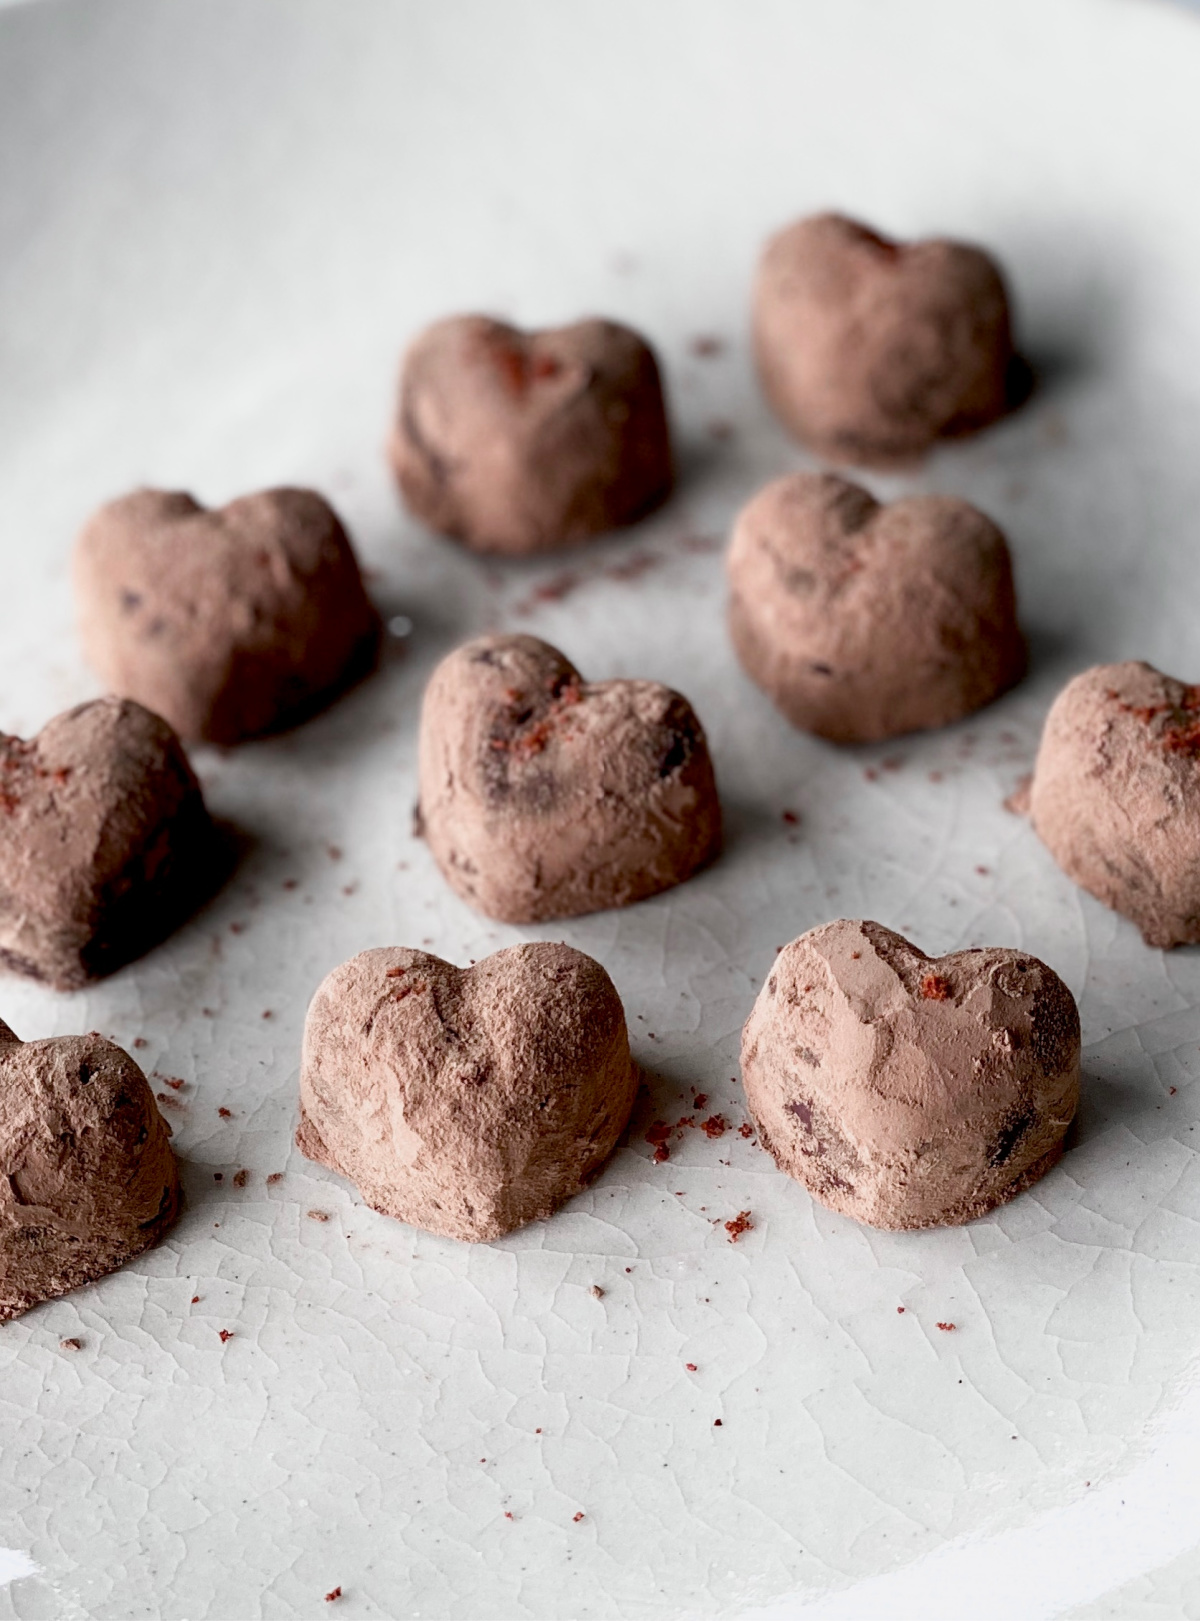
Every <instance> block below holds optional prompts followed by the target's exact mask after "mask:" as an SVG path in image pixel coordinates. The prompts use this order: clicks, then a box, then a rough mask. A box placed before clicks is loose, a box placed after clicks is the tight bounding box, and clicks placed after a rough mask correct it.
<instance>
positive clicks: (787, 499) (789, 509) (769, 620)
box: [726, 473, 1027, 743]
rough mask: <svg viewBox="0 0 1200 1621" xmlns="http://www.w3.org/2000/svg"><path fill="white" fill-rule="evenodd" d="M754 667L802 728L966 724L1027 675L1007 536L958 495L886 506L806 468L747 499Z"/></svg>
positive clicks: (735, 570) (733, 552) (746, 588)
mask: <svg viewBox="0 0 1200 1621" xmlns="http://www.w3.org/2000/svg"><path fill="white" fill-rule="evenodd" d="M726 568H727V576H728V582H729V629H730V635H731V637H732V640H733V645H734V649H735V651H736V652H737V656H738V659H739V660H740V662H741V665H742V668H743V669H744V670H745V671H746V674H747V675H748V676H749V677H750V679H751V680H752V681H754V682H755V683H756V685H757V686H759V687H761V688H762V690H763V691H764V692H765V693H766V694H767V695H768V697H770V698H771V699H772V701H773V702H774V703H775V704H776V706H777V707H778V708H779V709H780V710H781V711H782V712H783V714H784V715H786V716H787V718H788V720H790V721H791V723H792V724H793V726H798V727H801V728H802V729H803V730H805V731H809V732H815V733H817V734H818V735H819V736H821V737H826V738H829V739H831V740H832V741H834V742H837V743H864V742H874V741H878V740H880V739H883V738H888V737H896V736H899V735H900V734H902V733H905V732H914V731H924V730H927V729H930V728H933V727H938V726H946V725H949V724H950V723H951V722H952V721H956V720H961V719H962V718H963V716H965V715H970V714H972V713H973V712H974V711H975V710H977V709H979V708H981V707H982V706H983V705H985V704H988V703H991V702H992V701H993V699H995V698H997V697H999V696H1000V694H1001V693H1003V692H1005V691H1007V689H1008V688H1009V687H1011V686H1013V685H1014V684H1015V683H1016V682H1017V681H1019V680H1020V679H1021V677H1022V676H1023V675H1024V673H1025V668H1026V660H1027V652H1026V644H1025V638H1024V636H1023V635H1022V633H1021V629H1020V626H1019V624H1018V622H1017V604H1016V593H1015V590H1014V586H1013V575H1012V562H1011V559H1010V557H1009V551H1008V545H1007V543H1006V541H1005V539H1004V536H1003V534H1002V533H1001V532H1000V530H999V529H998V528H997V527H996V525H995V524H994V523H993V522H992V521H991V519H990V518H987V517H985V516H984V514H983V513H982V512H979V511H977V510H976V508H974V507H972V506H970V505H968V503H967V502H966V501H960V500H957V499H956V498H954V497H952V496H944V495H916V496H906V497H904V498H903V499H901V500H898V501H892V502H890V503H889V504H887V505H886V506H884V505H881V504H880V503H879V502H878V501H876V500H875V499H874V497H873V496H872V495H870V494H869V493H868V491H866V490H864V489H862V488H861V487H860V486H859V485H857V484H852V483H850V482H849V481H848V480H846V479H843V478H839V477H838V476H837V475H835V474H832V473H794V474H791V475H789V476H787V477H785V478H779V479H776V480H774V481H773V482H772V483H770V484H768V485H767V486H766V487H765V488H764V489H762V490H760V491H759V492H758V494H757V495H756V496H755V497H754V498H753V499H752V500H751V501H750V502H749V503H748V504H747V505H746V506H745V507H744V508H743V509H742V511H741V513H740V514H739V516H738V519H737V522H736V524H735V526H734V531H733V540H732V543H731V545H730V549H729V553H728V557H727V562H726Z"/></svg>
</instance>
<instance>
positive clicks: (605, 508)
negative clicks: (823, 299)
mask: <svg viewBox="0 0 1200 1621" xmlns="http://www.w3.org/2000/svg"><path fill="white" fill-rule="evenodd" d="M389 456H390V459H391V463H392V468H393V470H394V472H395V475H396V479H397V481H398V483H399V485H400V489H401V491H402V493H403V495H404V498H405V500H406V501H407V503H408V505H409V507H410V508H411V510H412V511H413V513H415V515H416V516H417V517H418V518H420V519H421V520H422V521H423V522H425V523H427V524H428V525H429V527H430V528H431V529H435V530H438V531H439V532H440V533H441V534H444V535H450V536H452V537H453V538H454V539H456V540H460V541H462V542H463V543H464V545H466V546H468V547H470V549H471V550H472V551H476V552H492V553H499V554H502V555H505V556H509V557H519V556H525V555H528V554H530V553H534V552H548V551H553V550H555V549H556V548H559V547H562V546H569V545H573V544H575V543H576V542H579V541H583V540H588V539H590V538H591V537H592V536H594V535H599V534H602V533H603V532H604V531H606V530H609V529H615V528H619V527H621V526H623V525H626V524H631V523H635V522H636V521H637V520H638V519H639V518H642V517H644V516H645V515H646V514H647V513H648V512H650V511H651V510H652V509H653V508H655V507H656V506H658V505H660V504H661V502H663V501H664V500H665V499H666V497H667V496H668V494H669V493H670V491H671V487H672V484H673V482H674V470H673V461H672V455H671V441H670V433H669V430H668V425H667V414H666V407H665V404H664V401H663V391H662V383H661V380H660V377H659V371H658V363H657V361H656V360H655V358H654V353H653V351H652V350H651V348H650V347H649V345H648V344H647V343H646V342H645V341H644V340H643V339H642V338H641V337H639V335H638V334H637V333H636V332H633V331H631V330H630V328H629V327H626V326H620V325H618V324H617V323H616V322H615V321H602V320H587V321H579V322H577V323H576V324H575V325H574V326H567V327H558V328H554V329H548V330H544V331H537V332H522V331H520V330H519V329H518V328H516V327H513V326H508V325H506V324H505V323H504V322H502V321H494V320H491V319H489V318H488V317H487V316H483V315H459V316H452V317H450V318H449V319H447V320H444V321H438V322H436V323H435V324H434V325H433V326H431V327H429V328H428V329H427V330H426V331H425V332H423V333H422V334H421V335H420V336H419V337H418V338H417V339H416V341H415V342H414V343H413V344H412V347H411V348H410V349H409V351H408V353H407V355H406V356H405V359H404V366H403V371H402V375H401V380H400V400H399V407H398V411H397V415H396V422H395V426H394V428H393V431H392V436H391V441H390V445H389Z"/></svg>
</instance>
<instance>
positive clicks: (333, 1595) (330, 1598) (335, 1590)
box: [325, 1587, 342, 1604]
mask: <svg viewBox="0 0 1200 1621" xmlns="http://www.w3.org/2000/svg"><path fill="white" fill-rule="evenodd" d="M341 1596H342V1590H341V1588H340V1587H331V1588H330V1589H329V1591H328V1593H326V1595H325V1602H326V1604H336V1603H337V1601H338V1599H340V1598H341Z"/></svg>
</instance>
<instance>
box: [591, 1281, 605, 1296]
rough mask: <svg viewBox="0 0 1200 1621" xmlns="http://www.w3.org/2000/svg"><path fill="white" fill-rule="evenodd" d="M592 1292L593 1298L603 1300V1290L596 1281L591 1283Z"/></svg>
mask: <svg viewBox="0 0 1200 1621" xmlns="http://www.w3.org/2000/svg"><path fill="white" fill-rule="evenodd" d="M592 1294H593V1295H594V1296H595V1298H596V1299H597V1300H603V1299H604V1290H603V1289H602V1288H601V1287H600V1285H599V1284H598V1283H593V1284H592Z"/></svg>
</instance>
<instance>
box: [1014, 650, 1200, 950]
mask: <svg viewBox="0 0 1200 1621" xmlns="http://www.w3.org/2000/svg"><path fill="white" fill-rule="evenodd" d="M1029 811H1030V816H1031V818H1032V821H1033V825H1034V828H1035V829H1036V830H1037V833H1038V835H1039V836H1040V838H1041V839H1042V842H1043V843H1044V844H1045V846H1046V848H1047V849H1048V850H1049V851H1050V854H1051V855H1052V856H1053V857H1054V859H1055V861H1057V862H1058V865H1059V866H1060V867H1061V868H1062V870H1063V871H1064V872H1065V873H1066V874H1067V876H1068V877H1069V878H1072V879H1073V880H1074V881H1075V883H1077V884H1078V885H1079V886H1080V887H1081V888H1082V889H1086V890H1087V891H1088V893H1089V894H1091V895H1094V896H1095V897H1096V899H1097V900H1099V901H1103V903H1104V904H1105V906H1110V907H1112V909H1113V910H1114V911H1116V912H1120V913H1121V914H1122V915H1123V916H1125V917H1127V918H1130V919H1131V920H1132V921H1133V922H1134V923H1135V924H1136V925H1137V927H1138V928H1139V929H1140V930H1141V932H1142V936H1143V938H1144V939H1145V941H1146V944H1147V945H1149V946H1159V947H1163V948H1169V947H1171V946H1179V945H1188V944H1195V943H1196V942H1200V687H1196V686H1189V685H1187V684H1186V683H1185V682H1182V681H1176V680H1175V679H1174V678H1173V677H1171V676H1169V675H1163V674H1161V673H1160V672H1159V671H1158V670H1156V669H1154V668H1153V666H1152V665H1149V664H1144V663H1141V662H1138V661H1130V662H1127V663H1123V664H1102V665H1097V666H1095V667H1094V668H1093V669H1090V670H1085V671H1084V672H1083V673H1082V674H1081V675H1077V676H1076V677H1075V679H1074V680H1073V681H1071V682H1069V683H1068V685H1067V686H1066V687H1065V688H1064V689H1063V691H1062V692H1060V693H1059V695H1058V697H1057V698H1056V699H1055V701H1054V703H1053V705H1052V706H1051V709H1050V713H1049V715H1048V716H1047V717H1046V724H1045V727H1044V729H1043V731H1042V741H1041V745H1040V747H1039V749H1038V756H1037V763H1036V766H1035V768H1034V773H1033V782H1032V784H1031V786H1030V795H1029Z"/></svg>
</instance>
